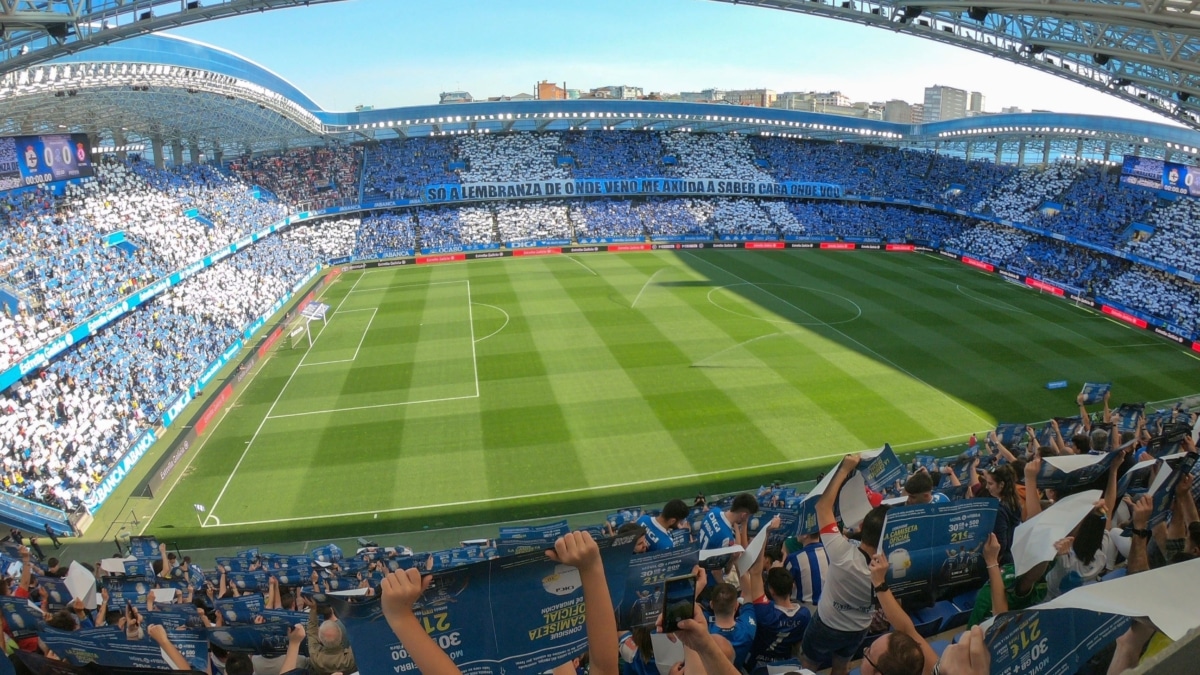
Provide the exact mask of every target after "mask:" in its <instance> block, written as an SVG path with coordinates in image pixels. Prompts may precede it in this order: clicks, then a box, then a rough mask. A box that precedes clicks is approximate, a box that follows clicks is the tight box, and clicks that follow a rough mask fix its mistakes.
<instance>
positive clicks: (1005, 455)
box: [988, 431, 1017, 462]
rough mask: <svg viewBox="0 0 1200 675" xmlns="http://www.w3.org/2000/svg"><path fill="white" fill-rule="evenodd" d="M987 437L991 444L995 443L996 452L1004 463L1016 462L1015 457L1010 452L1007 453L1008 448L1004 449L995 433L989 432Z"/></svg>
mask: <svg viewBox="0 0 1200 675" xmlns="http://www.w3.org/2000/svg"><path fill="white" fill-rule="evenodd" d="M988 437H989V438H990V439H991V441H992V443H995V445H996V450H997V451H998V452H999V453H1000V456H1001V457H1003V458H1004V459H1005V461H1008V462H1015V461H1017V456H1016V455H1014V454H1012V453H1011V452H1009V450H1008V448H1007V447H1005V446H1004V444H1003V443H1001V442H1000V437H999V436H997V435H996V432H995V431H993V432H991V433H990V434H989V435H988Z"/></svg>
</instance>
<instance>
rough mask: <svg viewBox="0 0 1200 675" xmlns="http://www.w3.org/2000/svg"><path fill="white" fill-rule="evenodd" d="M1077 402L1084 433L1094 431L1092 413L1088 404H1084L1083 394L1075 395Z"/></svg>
mask: <svg viewBox="0 0 1200 675" xmlns="http://www.w3.org/2000/svg"><path fill="white" fill-rule="evenodd" d="M1075 402H1076V403H1078V404H1079V419H1080V421H1082V422H1083V433H1085V434H1090V433H1092V414H1091V413H1089V412H1088V409H1087V406H1086V405H1084V404H1083V394H1082V393H1081V394H1079V395H1078V396H1076V397H1075Z"/></svg>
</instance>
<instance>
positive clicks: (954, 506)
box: [879, 498, 999, 597]
mask: <svg viewBox="0 0 1200 675" xmlns="http://www.w3.org/2000/svg"><path fill="white" fill-rule="evenodd" d="M998 508H999V501H998V500H995V499H991V498H988V499H967V500H962V501H957V502H952V503H949V504H914V505H911V506H907V505H904V506H894V507H892V508H891V509H890V510H889V511H888V513H887V520H886V521H884V525H883V534H882V536H881V537H880V540H879V541H880V543H881V549H882V552H884V553H886V554H887V556H888V564H889V566H890V567H889V569H888V585H890V586H891V587H892V592H893V593H894V594H895V595H896V597H902V596H906V595H908V596H921V595H924V596H931V597H932V596H938V595H946V594H947V592H952V591H954V590H955V589H957V588H959V587H967V586H970V587H975V586H978V585H979V583H978V579H979V576H980V572H981V571H982V569H983V544H984V543H985V542H986V541H987V539H988V535H989V534H991V533H992V527H993V526H994V525H995V522H996V511H997V509H998Z"/></svg>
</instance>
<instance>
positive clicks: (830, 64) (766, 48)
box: [171, 0, 1168, 122]
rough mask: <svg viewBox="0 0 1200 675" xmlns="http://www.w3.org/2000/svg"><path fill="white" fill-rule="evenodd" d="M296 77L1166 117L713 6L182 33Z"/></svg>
mask: <svg viewBox="0 0 1200 675" xmlns="http://www.w3.org/2000/svg"><path fill="white" fill-rule="evenodd" d="M171 32H172V33H173V34H176V35H181V36H184V37H187V38H191V39H194V40H199V41H201V42H207V43H209V44H212V45H215V46H218V47H222V48H224V49H228V50H230V51H233V52H235V53H237V54H240V55H242V56H244V57H246V58H249V59H250V60H252V61H255V62H257V63H259V64H260V65H263V66H266V67H267V68H269V69H271V70H273V71H275V72H276V73H278V74H280V75H281V76H283V77H284V78H286V79H287V80H289V81H291V82H292V83H293V84H295V85H296V86H297V87H299V88H300V89H301V90H302V91H304V92H305V93H306V94H308V95H309V96H310V97H311V98H312V99H313V100H314V101H316V102H317V103H318V104H319V105H320V106H321V107H322V108H324V109H325V110H329V111H343V110H351V109H353V108H354V107H355V106H357V105H373V106H375V107H376V108H389V107H398V106H406V105H427V104H432V103H437V101H438V94H439V93H440V92H443V91H453V90H466V91H468V92H470V93H471V94H472V95H473V96H475V97H476V98H486V97H488V96H499V95H504V94H508V95H511V94H516V93H519V92H527V93H531V94H532V93H534V87H535V84H536V83H537V82H538V81H539V80H550V81H552V82H556V83H558V84H560V85H561V84H563V83H566V85H567V86H568V87H569V88H575V89H582V90H585V91H586V90H588V89H592V88H595V87H601V86H605V85H617V84H626V85H632V86H638V87H642V88H643V89H644V90H645V91H646V93H650V92H653V91H658V92H679V91H699V90H701V89H707V88H710V87H716V88H720V89H757V88H768V89H773V90H775V91H777V92H783V91H827V90H839V91H841V92H843V93H845V94H846V95H847V96H849V97H850V98H851V100H854V101H886V100H888V99H897V98H898V99H903V100H906V101H909V102H918V103H919V102H921V101H922V100H923V96H924V93H923V92H924V89H925V87H927V86H933V85H947V86H952V87H958V88H960V89H966V90H969V91H981V92H983V94H984V95H985V96H986V105H985V109H986V110H988V111H992V112H998V111H999V110H1000V108H1002V107H1007V106H1017V107H1019V108H1021V109H1022V110H1034V109H1036V110H1053V111H1055V112H1063V113H1088V114H1100V115H1111V116H1115V117H1128V118H1135V119H1143V120H1150V121H1155V122H1168V120H1167V119H1166V118H1164V117H1162V116H1160V115H1156V114H1154V113H1152V112H1150V111H1148V110H1144V109H1142V108H1140V107H1138V106H1135V105H1133V104H1130V103H1126V102H1124V101H1121V100H1119V99H1116V98H1114V97H1110V96H1107V95H1105V94H1102V93H1100V92H1096V91H1093V90H1091V89H1088V88H1086V87H1083V86H1082V85H1078V84H1075V83H1072V82H1070V81H1068V80H1064V79H1061V78H1057V77H1053V76H1050V75H1047V74H1044V73H1041V72H1038V71H1035V70H1033V69H1030V68H1024V67H1021V66H1018V65H1015V64H1011V63H1009V62H1007V61H1003V60H1001V59H997V58H993V57H990V56H984V55H982V54H977V53H975V52H971V51H968V50H966V49H961V48H956V47H951V46H948V45H943V44H940V43H936V42H933V41H930V40H924V39H920V38H916V37H913V36H910V35H902V34H899V33H893V32H890V31H887V30H881V29H879V28H869V27H866V26H859V25H856V24H851V23H847V22H842V21H835V20H831V19H827V18H819V17H812V16H805V15H800V14H795V13H792V12H784V11H779V10H772V9H763V8H758V7H748V6H744V5H743V6H737V5H732V4H729V3H725V2H715V1H713V0H593V1H592V2H582V1H580V0H505V1H504V2H497V1H496V0H344V1H342V2H334V3H330V4H324V5H317V6H310V7H298V8H294V9H286V10H274V11H269V12H263V13H257V14H250V15H246V16H241V17H235V18H231V19H222V20H219V21H212V22H208V23H204V24H200V25H196V26H191V27H187V28H183V29H179V30H175V31H171Z"/></svg>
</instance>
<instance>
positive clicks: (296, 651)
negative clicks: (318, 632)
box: [279, 624, 305, 675]
mask: <svg viewBox="0 0 1200 675" xmlns="http://www.w3.org/2000/svg"><path fill="white" fill-rule="evenodd" d="M304 638H305V635H304V626H303V625H302V624H296V625H295V626H289V627H288V648H287V655H286V656H284V657H283V665H281V666H280V667H279V672H280V673H281V675H282V674H283V673H290V672H292V671H293V670H295V669H296V667H297V666H298V665H299V664H300V645H301V644H303V643H304Z"/></svg>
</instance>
